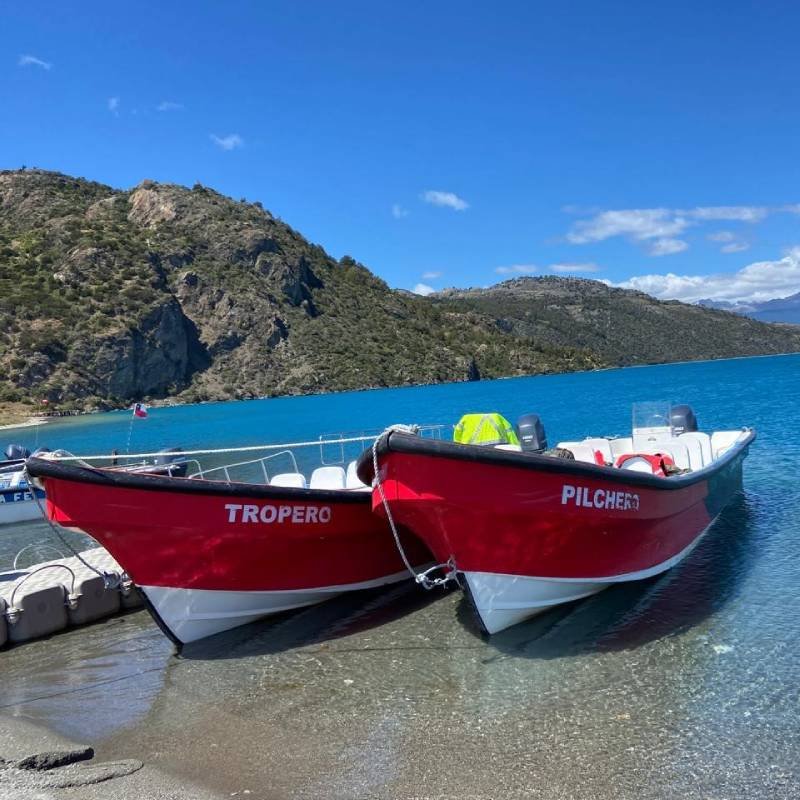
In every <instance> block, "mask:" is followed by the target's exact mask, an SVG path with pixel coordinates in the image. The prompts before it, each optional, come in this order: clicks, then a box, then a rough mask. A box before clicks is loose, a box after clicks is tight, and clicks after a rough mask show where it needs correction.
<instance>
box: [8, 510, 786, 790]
mask: <svg viewBox="0 0 800 800" xmlns="http://www.w3.org/2000/svg"><path fill="white" fill-rule="evenodd" d="M742 514H743V511H742V509H741V508H739V509H738V510H737V509H734V511H733V512H732V513H731V514H730V515H728V518H727V522H721V523H720V525H718V526H716V528H715V530H714V531H713V532H712V534H713V535H710V536H709V537H708V538H707V539H706V540H705V541H704V542H703V543H702V544H701V546H700V547H699V548H698V550H697V551H696V553H695V555H694V557H693V558H692V559H691V560H690V561H687V562H686V563H685V564H684V565H682V566H680V567H679V568H678V569H676V570H674V571H673V572H672V573H670V574H668V575H667V576H664V577H663V578H661V579H660V580H654V581H649V582H644V583H639V584H632V585H628V586H618V587H614V588H611V589H609V590H607V591H606V592H604V593H602V594H600V595H598V596H596V597H595V598H592V599H590V600H588V601H584V602H582V603H577V604H574V605H572V606H568V607H564V608H562V609H558V610H555V611H553V612H550V613H548V614H546V615H544V616H542V617H539V618H537V619H536V620H533V621H531V622H529V623H527V624H524V625H521V626H517V627H516V628H514V629H511V630H509V631H506V632H504V633H502V634H499V635H496V636H494V637H492V638H491V639H490V640H486V639H484V638H482V637H481V636H480V635H479V634H478V633H477V631H476V629H475V627H474V625H473V622H472V619H471V616H470V613H469V610H468V607H467V605H466V603H465V601H464V599H463V598H462V596H461V595H460V593H458V592H455V591H451V592H445V593H443V592H437V593H434V594H428V595H423V594H421V592H420V591H419V590H417V589H415V588H414V587H412V586H410V585H404V586H400V587H395V588H393V589H392V590H390V591H388V592H386V591H383V592H381V591H376V592H367V593H361V594H359V595H357V596H350V597H344V598H340V599H337V600H334V601H332V602H330V603H327V604H325V605H323V606H318V607H314V608H310V609H307V610H304V611H300V612H295V613H290V614H287V615H284V616H282V617H279V618H276V619H274V620H272V621H267V622H262V623H256V624H254V625H251V626H248V627H247V628H243V629H240V630H238V631H232V632H230V633H227V634H223V635H221V636H218V637H215V638H214V639H211V640H208V641H207V642H205V643H202V642H201V643H196V644H195V645H192V646H189V647H186V648H184V650H183V652H182V653H181V654H180V655H175V654H174V652H173V649H172V646H171V645H170V644H169V643H168V642H167V641H166V640H165V639H164V637H163V636H162V635H161V634H160V632H159V631H158V630H157V629H156V628H155V626H154V625H153V624H152V622H151V621H150V619H149V617H148V616H147V615H146V614H145V613H144V612H137V613H135V614H131V615H129V616H126V617H123V618H121V619H118V620H111V621H107V622H104V623H100V624H98V625H95V626H92V627H89V628H85V629H79V630H74V631H71V632H68V633H65V634H62V635H59V636H57V637H54V638H53V639H51V640H48V641H41V642H36V643H32V644H29V645H26V646H23V647H18V648H16V649H12V650H10V651H7V652H4V653H2V654H0V658H2V665H3V679H4V686H3V689H2V703H0V705H2V709H0V714H3V715H5V718H4V721H3V725H4V726H5V727H4V730H6V731H7V730H8V725H13V720H14V718H16V719H17V720H20V721H24V722H26V723H34V724H37V725H41V726H45V727H46V728H47V729H48V730H50V731H53V732H55V733H56V734H59V735H61V736H65V737H67V738H68V739H70V740H72V741H79V742H81V743H84V744H90V745H93V746H94V747H95V749H96V751H97V756H96V759H97V760H98V761H101V762H102V761H109V760H119V759H138V760H140V761H142V762H143V763H144V765H145V767H144V770H142V771H141V773H136V774H135V775H131V776H128V777H121V778H116V779H114V780H113V781H111V782H109V783H107V784H100V785H99V786H106V787H107V789H106V791H107V792H111V791H113V792H114V795H115V796H118V797H123V798H124V797H128V796H130V797H137V798H138V797H153V798H158V797H167V796H169V797H176V798H177V797H187V798H188V797H199V796H201V795H200V794H198V793H197V792H199V791H200V790H199V789H197V788H196V787H197V786H198V785H199V786H202V787H203V791H204V792H206V793H207V795H206V796H218V797H231V796H237V797H239V796H241V797H250V798H309V799H310V798H354V799H355V798H439V799H440V800H444V799H445V798H447V799H448V800H449V798H460V799H461V800H463V798H500V797H503V798H523V797H542V798H573V797H574V798H588V797H591V798H615V799H616V798H637V799H638V798H681V799H683V798H739V797H748V798H761V797H763V798H796V797H798V796H800V725H799V724H798V686H799V685H800V681H798V680H797V678H799V677H800V668H799V667H798V666H797V664H796V654H797V652H798V649H797V645H798V631H799V630H800V626H798V624H797V622H798V619H797V612H796V611H795V612H791V611H790V610H787V609H786V608H785V607H783V608H782V607H781V605H780V603H776V600H777V597H776V594H775V593H776V592H777V590H776V588H775V587H774V586H770V585H769V583H768V582H766V581H763V576H761V577H760V576H759V575H758V569H757V567H756V568H754V567H753V565H754V564H757V563H758V559H756V558H754V556H755V555H757V552H755V551H756V550H757V548H758V547H760V546H761V545H760V544H759V543H758V542H755V541H753V540H752V539H750V538H748V537H747V536H739V538H738V539H737V540H736V544H735V546H733V547H732V546H731V537H732V536H733V535H734V534H735V533H736V532H737V531H739V532H741V530H742V525H743V520H742ZM744 516H745V517H746V516H747V512H746V509H745V514H744ZM776 614H777V615H779V616H780V619H779V618H778V617H776ZM792 614H793V616H792ZM787 615H788V617H787ZM779 622H782V623H783V625H782V627H781V628H780V630H781V631H782V633H783V636H782V637H776V636H775V635H774V634H775V630H776V625H777V624H778V623H779ZM787 623H788V624H787ZM136 775H139V777H138V778H137V777H136ZM147 781H149V783H147ZM159 781H160V783H159ZM58 791H59V792H60V793H57V794H56V795H54V796H58V797H60V796H64V797H67V796H69V795H67V794H66V792H67V791H76V790H58ZM98 791H99V789H98ZM147 792H150V793H149V794H148V793H147ZM158 792H161V794H159V793H158ZM245 792H247V794H244V793H245ZM75 796H81V797H84V796H85V797H90V796H93V795H88V794H86V795H75ZM98 796H101V795H98Z"/></svg>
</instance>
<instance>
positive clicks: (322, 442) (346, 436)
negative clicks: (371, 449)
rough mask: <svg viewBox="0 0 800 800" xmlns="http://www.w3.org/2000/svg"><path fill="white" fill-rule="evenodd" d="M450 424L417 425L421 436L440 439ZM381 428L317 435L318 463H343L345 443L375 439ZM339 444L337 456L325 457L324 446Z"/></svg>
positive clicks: (344, 459) (381, 430)
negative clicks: (334, 457)
mask: <svg viewBox="0 0 800 800" xmlns="http://www.w3.org/2000/svg"><path fill="white" fill-rule="evenodd" d="M452 427H453V426H452V425H448V424H445V423H437V424H431V425H419V426H417V428H418V430H417V432H418V434H419V435H420V436H422V437H423V438H429V439H441V438H442V431H443V430H445V429H446V428H450V429H452ZM383 431H384V429H383V428H368V429H365V430H359V431H340V432H336V433H323V434H321V435H320V437H319V458H320V463H321V464H323V465H330V464H344V463H345V461H346V460H347V459H346V458H345V445H346V444H352V443H353V440H354V439H365V440H367V441H369V440H375V439H377V438H378V436H380V435H381V434H382V433H383ZM426 434H427V435H426ZM332 445H333V446H336V445H338V446H339V458H338V459H332V460H328V459H326V458H325V449H324V448H325V447H326V446H328V447H330V446H332Z"/></svg>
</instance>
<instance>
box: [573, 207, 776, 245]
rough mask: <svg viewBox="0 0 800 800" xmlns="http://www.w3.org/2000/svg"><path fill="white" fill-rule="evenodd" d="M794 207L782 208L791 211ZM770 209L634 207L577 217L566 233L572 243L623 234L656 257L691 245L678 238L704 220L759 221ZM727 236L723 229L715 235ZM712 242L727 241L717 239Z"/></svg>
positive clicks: (587, 242) (581, 242)
mask: <svg viewBox="0 0 800 800" xmlns="http://www.w3.org/2000/svg"><path fill="white" fill-rule="evenodd" d="M791 209H792V207H791V206H787V207H784V209H782V210H786V211H789V210H791ZM771 210H774V209H769V208H767V207H765V206H698V207H696V208H685V209H680V208H632V209H619V210H612V211H600V212H598V213H596V214H594V216H592V217H590V218H589V219H582V220H578V221H577V222H575V223H574V224H573V225H572V228H571V229H570V231H569V232H568V233H567V241H568V242H571V243H572V244H589V243H591V242H602V241H605V240H606V239H611V238H612V237H615V236H624V237H625V238H626V239H629V240H630V241H632V242H635V243H637V244H648V243H650V242H653V240H655V242H654V243H653V244H650V246H649V248H648V252H649V253H650V255H653V256H664V255H670V254H672V253H680V252H682V251H683V250H686V249H687V248H688V247H689V244H688V242H685V241H683V240H682V239H679V238H678V237H679V236H680V235H681V234H683V233H685V232H686V231H687V230H688V229H689V228H692V227H694V226H696V225H700V224H702V223H704V222H710V221H721V220H727V221H731V222H747V223H756V222H760V221H761V220H763V219H765V218H766V217H767V215H768V214H769V213H770V211H771ZM723 234H725V235H727V234H728V232H727V231H722V232H720V234H716V235H723ZM713 241H726V240H723V239H714V240H713Z"/></svg>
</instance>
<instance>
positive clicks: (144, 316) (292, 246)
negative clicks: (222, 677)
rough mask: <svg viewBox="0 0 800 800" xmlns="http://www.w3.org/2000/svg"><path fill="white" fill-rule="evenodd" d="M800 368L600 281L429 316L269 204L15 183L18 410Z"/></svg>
mask: <svg viewBox="0 0 800 800" xmlns="http://www.w3.org/2000/svg"><path fill="white" fill-rule="evenodd" d="M789 350H800V334H798V332H797V331H796V330H795V329H793V328H789V327H783V328H779V327H777V326H769V325H763V324H760V323H756V322H753V321H752V320H746V319H743V318H740V317H736V316H734V315H732V314H727V313H725V312H716V311H711V310H709V309H702V308H698V307H694V306H685V305H682V304H679V303H659V302H658V301H655V300H653V299H652V298H649V297H647V296H646V295H642V294H639V293H636V292H625V291H622V290H615V289H609V288H608V287H605V286H604V285H602V284H599V283H597V282H594V281H576V280H570V279H560V278H552V279H521V280H518V281H510V282H507V283H504V284H500V285H499V286H497V287H492V288H491V289H488V290H470V291H463V292H462V291H450V292H446V293H442V294H441V295H439V296H437V297H431V298H424V297H418V296H415V295H411V294H409V293H407V292H400V291H393V290H391V289H390V288H389V287H388V286H387V285H386V284H385V283H384V282H383V281H381V280H380V279H379V278H377V277H376V276H375V275H373V274H372V273H371V272H370V271H369V270H368V269H367V268H366V267H364V266H362V265H361V264H359V263H358V262H357V261H355V260H354V259H352V258H350V257H345V258H343V259H341V260H340V261H336V260H334V259H332V258H331V257H330V256H328V255H327V253H325V251H324V250H323V249H322V248H321V247H319V246H317V245H314V244H312V243H310V242H308V241H306V240H305V239H304V238H303V237H302V236H301V235H300V234H299V233H297V232H296V231H295V230H293V229H292V228H291V227H289V226H288V225H286V224H285V223H284V222H282V221H280V220H279V219H276V218H275V217H273V216H272V215H271V214H270V213H269V212H268V211H265V210H264V209H263V208H262V207H261V206H260V204H257V203H253V204H251V203H247V202H244V201H239V202H237V201H234V200H231V199H229V198H226V197H223V196H222V195H220V194H218V193H216V192H214V191H213V190H211V189H208V188H206V187H203V186H201V185H199V184H197V185H195V186H194V187H193V188H192V189H188V188H184V187H180V186H173V185H167V184H156V183H153V182H152V181H144V182H143V183H141V184H140V185H139V186H137V187H135V188H134V189H132V190H130V191H117V190H114V189H111V188H109V187H106V186H102V185H100V184H96V183H90V182H88V181H85V180H83V179H76V178H70V177H68V176H65V175H60V174H58V173H51V172H42V171H38V170H29V171H18V172H0V402H2V401H5V402H19V401H23V402H29V403H32V404H34V405H35V404H37V403H40V402H41V401H42V400H47V401H49V402H50V403H51V404H58V405H59V406H60V407H62V408H64V407H81V408H86V407H95V406H100V407H103V406H108V405H119V404H123V403H127V402H130V401H131V400H138V399H142V398H158V397H172V396H178V397H180V398H181V399H183V400H201V399H224V398H230V397H252V396H262V395H277V394H294V393H305V392H322V391H334V390H343V389H355V388H363V387H371V386H396V385H403V384H414V383H429V382H439V381H449V380H465V379H467V378H474V377H477V376H483V377H500V376H507V375H521V374H536V373H542V372H557V371H565V370H579V369H592V368H596V367H603V366H608V365H614V364H627V363H641V362H656V361H670V360H678V359H690V358H712V357H718V356H727V355H742V354H749V353H772V352H784V351H789Z"/></svg>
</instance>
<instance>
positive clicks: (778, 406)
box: [0, 355, 800, 455]
mask: <svg viewBox="0 0 800 800" xmlns="http://www.w3.org/2000/svg"><path fill="white" fill-rule="evenodd" d="M799 372H800V355H792V356H779V357H771V358H749V359H733V360H727V361H715V362H702V363H688V364H670V365H663V366H652V367H637V368H629V369H619V370H608V371H601V372H584V373H575V374H568V375H548V376H540V377H533V378H512V379H508V380H499V381H481V382H476V383H451V384H444V385H439V386H421V387H411V388H403V389H380V390H373V391H363V392H343V393H339V394H328V395H315V396H310V397H290V398H273V399H265V400H250V401H231V402H227V403H208V404H203V405H193V406H176V407H169V408H151V409H150V412H149V416H148V417H147V419H141V420H140V419H136V420H132V419H131V413H130V412H129V411H117V412H112V413H107V414H93V415H89V416H85V417H76V418H71V419H67V420H64V421H60V422H54V423H49V424H47V425H43V426H40V427H39V428H36V429H25V428H20V429H16V430H13V431H4V432H0V444H3V445H5V443H7V442H10V441H14V442H17V443H20V444H24V445H26V446H28V447H31V448H33V447H35V446H37V445H42V444H44V445H47V446H49V447H51V448H55V447H62V448H64V449H66V450H69V451H71V452H74V453H76V454H84V455H85V454H90V453H108V452H110V450H111V449H112V448H116V449H118V450H119V451H120V452H122V453H125V452H126V451H129V452H131V453H136V452H147V451H151V450H155V449H158V448H161V447H164V446H169V445H180V446H182V447H184V448H186V449H197V448H203V447H209V448H212V447H223V446H229V447H240V446H246V445H253V444H262V443H268V442H293V441H300V440H308V439H314V438H316V437H317V436H319V435H320V434H325V433H339V432H342V431H345V432H348V431H361V430H365V429H374V428H382V427H384V426H386V425H389V424H391V423H395V422H418V423H431V424H437V423H444V424H453V423H455V422H456V421H457V419H458V418H459V417H460V416H461V414H463V413H467V412H470V411H499V412H501V413H502V414H504V415H505V416H506V417H508V418H509V419H510V420H512V421H513V420H514V419H515V418H516V417H518V416H519V415H521V414H523V413H526V412H531V411H533V412H537V413H539V414H540V415H541V416H542V418H543V420H544V422H545V425H546V427H547V431H548V437H549V439H550V441H551V442H555V441H556V440H557V439H574V438H581V437H583V436H585V435H605V434H612V433H624V432H629V431H630V422H631V403H632V402H635V401H637V400H648V399H667V400H673V401H675V402H685V403H689V404H691V405H692V406H693V407H694V409H695V411H696V413H697V415H698V418H699V419H700V423H701V427H702V428H703V429H705V430H709V429H712V428H713V429H721V428H734V427H738V426H741V425H751V426H755V427H756V428H758V429H759V431H760V433H761V434H762V444H761V446H762V447H763V446H764V443H763V439H764V438H769V437H771V436H772V435H773V434H774V433H781V432H783V431H785V429H786V428H785V426H786V425H792V424H794V425H796V424H797V422H798V418H799V417H798V411H797V409H796V403H795V402H794V400H795V395H794V394H793V393H794V392H796V390H797V385H798V384H797V381H798V378H797V376H798V373H799Z"/></svg>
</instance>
